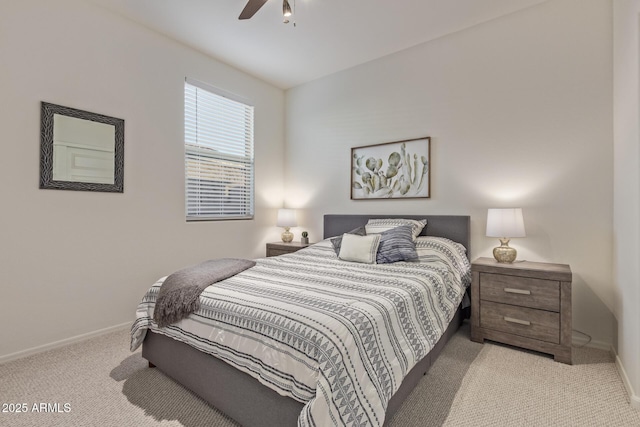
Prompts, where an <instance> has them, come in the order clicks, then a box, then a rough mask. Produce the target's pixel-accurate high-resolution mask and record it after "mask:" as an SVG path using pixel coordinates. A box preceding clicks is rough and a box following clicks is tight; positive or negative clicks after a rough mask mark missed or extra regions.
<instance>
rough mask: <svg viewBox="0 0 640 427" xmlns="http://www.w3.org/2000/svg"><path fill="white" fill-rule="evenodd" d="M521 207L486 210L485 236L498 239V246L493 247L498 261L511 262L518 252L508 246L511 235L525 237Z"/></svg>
mask: <svg viewBox="0 0 640 427" xmlns="http://www.w3.org/2000/svg"><path fill="white" fill-rule="evenodd" d="M525 236H526V234H525V232H524V219H523V218H522V208H509V209H489V211H488V212H487V237H497V238H499V239H500V243H501V244H500V246H498V247H496V248H494V249H493V256H494V258H495V259H496V261H498V262H502V263H512V262H513V261H515V260H516V256H517V255H518V252H517V251H516V250H515V249H514V248H512V247H511V246H509V239H511V238H512V237H525Z"/></svg>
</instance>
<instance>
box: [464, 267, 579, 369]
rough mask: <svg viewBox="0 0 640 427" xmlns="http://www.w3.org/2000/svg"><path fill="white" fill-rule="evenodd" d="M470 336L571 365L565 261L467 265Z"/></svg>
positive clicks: (569, 304) (568, 278) (569, 293)
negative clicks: (532, 352)
mask: <svg viewBox="0 0 640 427" xmlns="http://www.w3.org/2000/svg"><path fill="white" fill-rule="evenodd" d="M471 271H472V273H473V279H472V282H471V340H472V341H476V342H483V341H484V340H485V339H488V340H493V341H498V342H501V343H504V344H510V345H514V346H517V347H523V348H527V349H530V350H535V351H539V352H542V353H550V354H553V356H554V359H555V360H556V361H557V362H562V363H568V364H571V268H570V267H569V266H568V265H565V264H547V263H540V262H528V261H524V262H515V263H513V264H501V263H498V262H497V261H496V260H495V259H493V258H478V259H477V260H475V261H474V262H473V263H472V264H471Z"/></svg>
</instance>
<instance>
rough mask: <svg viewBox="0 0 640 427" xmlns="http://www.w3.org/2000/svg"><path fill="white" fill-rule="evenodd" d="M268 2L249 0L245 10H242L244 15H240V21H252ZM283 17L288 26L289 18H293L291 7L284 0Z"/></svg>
mask: <svg viewBox="0 0 640 427" xmlns="http://www.w3.org/2000/svg"><path fill="white" fill-rule="evenodd" d="M267 1H268V0H249V1H248V2H247V4H246V6H245V7H244V9H242V13H240V16H239V17H238V19H250V18H251V17H252V16H253V15H255V14H256V12H257V11H258V10H260V8H261V7H262V6H264V4H265V3H266V2H267ZM282 15H283V16H284V23H285V24H287V23H288V22H289V19H288V18H289V17H290V16H291V6H290V5H289V1H288V0H283V2H282Z"/></svg>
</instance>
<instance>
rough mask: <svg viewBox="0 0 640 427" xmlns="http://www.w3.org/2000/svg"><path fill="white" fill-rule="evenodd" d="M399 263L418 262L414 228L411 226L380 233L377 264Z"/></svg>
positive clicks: (402, 226)
mask: <svg viewBox="0 0 640 427" xmlns="http://www.w3.org/2000/svg"><path fill="white" fill-rule="evenodd" d="M398 261H418V253H417V252H416V244H415V243H414V242H413V231H412V226H411V225H409V224H407V225H401V226H399V227H395V228H392V229H391V230H387V231H384V232H382V233H380V246H378V254H377V255H376V263H377V264H389V263H392V262H398Z"/></svg>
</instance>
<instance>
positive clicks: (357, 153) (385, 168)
mask: <svg viewBox="0 0 640 427" xmlns="http://www.w3.org/2000/svg"><path fill="white" fill-rule="evenodd" d="M430 151H431V138H429V137H428V136H427V137H424V138H419V139H408V140H405V141H396V142H387V143H384V144H376V145H367V146H363V147H354V148H352V149H351V199H352V200H372V199H416V198H429V197H430V184H431V180H430V178H429V176H430V173H429V172H430V170H431V159H430Z"/></svg>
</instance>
